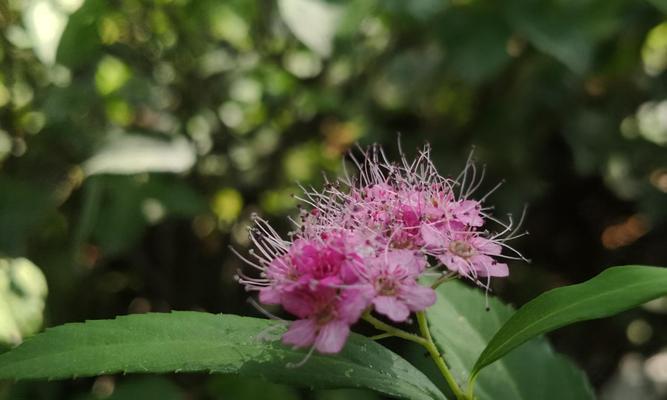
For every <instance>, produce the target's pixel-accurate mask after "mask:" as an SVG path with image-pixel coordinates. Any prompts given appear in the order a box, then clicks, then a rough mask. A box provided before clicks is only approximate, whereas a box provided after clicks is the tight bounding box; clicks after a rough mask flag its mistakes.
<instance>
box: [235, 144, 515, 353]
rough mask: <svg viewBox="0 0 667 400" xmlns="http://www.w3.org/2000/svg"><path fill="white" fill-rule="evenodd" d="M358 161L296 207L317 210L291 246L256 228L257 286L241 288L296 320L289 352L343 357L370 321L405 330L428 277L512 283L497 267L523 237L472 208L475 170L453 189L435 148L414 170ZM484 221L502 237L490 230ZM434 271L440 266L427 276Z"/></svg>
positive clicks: (426, 299)
mask: <svg viewBox="0 0 667 400" xmlns="http://www.w3.org/2000/svg"><path fill="white" fill-rule="evenodd" d="M351 158H352V160H353V161H354V163H355V164H356V166H357V169H358V171H357V173H356V174H355V176H354V178H351V177H349V176H348V175H347V174H346V176H345V177H344V178H341V179H339V180H337V181H335V182H330V183H327V185H326V186H325V188H324V189H323V190H321V191H315V190H304V196H303V197H298V198H299V199H300V200H301V201H303V202H304V203H306V204H307V205H309V206H310V207H311V208H310V210H303V209H302V211H301V215H300V219H299V220H298V221H295V224H296V225H297V228H298V229H297V230H296V232H294V233H293V234H292V236H291V240H289V241H287V240H283V239H282V238H281V237H280V236H279V235H278V234H277V233H276V232H275V230H274V229H273V228H271V226H270V225H269V224H268V223H267V222H266V221H264V220H262V219H260V218H257V217H256V218H255V226H254V227H252V228H251V230H250V232H251V235H250V236H251V239H252V241H253V242H254V244H255V246H256V247H257V251H253V252H251V254H252V255H253V256H254V258H255V260H254V261H251V260H246V261H247V262H248V263H249V264H250V265H252V266H254V267H255V268H257V269H258V270H259V276H257V277H250V276H248V275H246V274H241V276H240V278H239V280H240V281H241V283H242V284H244V285H245V286H246V288H247V289H249V290H257V291H259V300H260V302H261V303H263V304H279V305H281V306H282V307H283V308H284V309H285V310H286V311H288V312H289V313H291V314H293V315H295V316H296V317H297V318H298V319H297V320H296V321H294V322H292V323H291V324H290V328H289V330H288V331H287V332H286V333H285V334H284V336H283V342H284V343H286V344H290V345H293V346H295V347H306V348H307V347H310V348H314V349H316V350H318V351H319V352H321V353H337V352H339V351H340V350H341V349H342V348H343V346H344V345H345V342H346V340H347V337H348V335H349V332H350V327H351V326H352V325H353V324H354V323H356V322H357V321H358V320H359V319H360V317H361V316H362V314H363V313H364V312H370V311H375V312H377V313H379V314H382V315H384V316H385V317H387V318H388V319H389V320H391V321H393V322H397V323H400V322H405V321H407V320H408V319H409V317H410V314H411V313H412V312H417V311H422V310H425V309H426V308H428V307H429V306H431V305H433V304H434V303H435V301H436V293H435V291H434V290H433V289H432V288H431V287H428V286H423V285H422V284H420V277H422V276H423V275H425V274H432V275H435V276H442V275H443V274H444V273H449V274H451V275H459V276H462V277H465V278H468V279H471V280H473V281H474V282H476V283H477V284H479V285H481V286H484V287H486V288H487V289H488V285H489V279H490V278H491V277H504V276H507V275H508V273H509V271H508V267H507V264H505V263H503V262H499V261H498V260H497V259H498V258H500V257H503V258H512V257H511V256H506V255H502V254H501V251H502V249H503V248H507V249H509V250H510V251H514V250H513V249H512V248H511V247H509V246H507V245H506V244H505V242H506V241H507V240H508V239H511V238H513V237H516V235H515V231H512V229H511V227H510V225H511V221H510V223H509V224H501V223H500V222H499V221H497V220H495V219H493V218H492V217H491V216H490V215H488V214H487V213H486V209H485V208H484V207H483V205H482V200H483V199H482V200H473V199H470V198H469V196H470V195H471V194H472V193H473V192H474V191H475V190H476V189H477V187H478V186H479V182H480V180H481V179H479V178H478V177H477V173H476V172H477V171H476V169H475V167H474V165H473V164H471V163H470V162H469V163H468V166H467V167H466V169H465V170H464V172H463V173H462V174H461V175H460V176H459V177H458V178H457V179H449V178H444V177H442V176H440V175H439V174H438V172H437V170H436V169H435V167H434V165H433V163H432V162H431V160H430V149H429V148H428V147H426V148H424V149H423V150H422V151H421V152H420V153H419V155H418V157H417V158H416V159H415V160H414V161H411V162H408V160H407V159H406V158H405V157H404V156H402V157H401V163H400V164H392V163H390V162H389V161H387V159H386V157H385V155H384V153H383V152H382V150H381V149H380V148H379V147H378V146H373V147H371V148H370V149H368V150H367V151H366V152H365V153H364V157H363V159H361V161H360V160H358V159H357V158H355V157H354V156H353V155H351ZM487 220H492V221H494V222H496V223H499V224H500V226H501V227H502V229H501V231H500V232H498V233H496V234H492V233H490V232H489V231H488V230H486V229H485V224H486V222H487ZM517 255H518V254H517ZM518 256H519V257H520V255H518ZM436 260H437V261H436ZM430 261H435V262H434V264H436V265H434V266H433V267H428V265H429V262H430ZM442 267H444V268H442Z"/></svg>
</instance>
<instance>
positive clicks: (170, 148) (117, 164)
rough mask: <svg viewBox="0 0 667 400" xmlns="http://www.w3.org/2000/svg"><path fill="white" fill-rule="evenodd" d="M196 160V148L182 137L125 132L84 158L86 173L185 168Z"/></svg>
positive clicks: (177, 169)
mask: <svg viewBox="0 0 667 400" xmlns="http://www.w3.org/2000/svg"><path fill="white" fill-rule="evenodd" d="M194 162H195V149H194V147H193V145H192V144H191V143H190V142H189V141H187V140H186V139H185V138H183V137H177V138H175V139H173V140H171V141H167V140H160V139H155V138H152V137H148V136H142V135H134V134H126V135H120V136H116V137H114V138H112V139H110V140H109V142H108V143H107V144H106V145H105V146H104V147H102V149H100V151H98V152H97V153H96V154H95V155H94V156H93V157H91V158H90V159H89V160H88V161H86V162H85V164H84V166H83V168H84V171H85V172H86V175H87V176H91V175H97V174H121V175H125V174H137V173H142V172H173V173H179V172H185V171H188V170H189V169H190V168H191V167H192V165H193V164H194Z"/></svg>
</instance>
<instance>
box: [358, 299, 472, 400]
mask: <svg viewBox="0 0 667 400" xmlns="http://www.w3.org/2000/svg"><path fill="white" fill-rule="evenodd" d="M362 318H363V319H364V320H365V321H366V322H368V323H369V324H371V325H373V327H374V328H375V329H378V330H380V331H383V332H385V333H383V334H380V335H376V336H373V337H372V339H381V338H385V337H389V336H396V337H400V338H402V339H405V340H409V341H411V342H414V343H417V344H418V345H420V346H422V347H424V348H425V349H426V350H427V351H428V354H429V355H430V356H431V358H432V359H433V361H434V362H435V364H436V365H437V366H438V369H439V370H440V373H441V374H442V376H443V377H444V378H445V381H447V385H449V388H450V389H451V390H452V392H453V393H454V396H456V399H457V400H473V395H472V388H469V389H470V390H469V393H468V394H466V393H464V392H463V390H461V387H460V386H459V385H458V384H457V383H456V379H454V375H452V372H451V371H450V370H449V368H448V367H447V364H446V363H445V360H444V358H443V357H442V355H441V354H440V351H439V350H438V347H437V346H436V345H435V342H434V341H433V338H432V337H431V331H429V329H428V322H427V321H426V314H425V313H424V312H423V311H419V312H417V323H418V324H419V331H420V332H421V336H418V335H415V334H412V333H410V332H406V331H404V330H402V329H399V328H396V327H395V326H391V325H389V324H387V323H384V322H382V321H380V320H379V319H377V318H375V317H374V316H372V315H371V312H370V310H369V311H366V312H365V313H364V315H363V316H362Z"/></svg>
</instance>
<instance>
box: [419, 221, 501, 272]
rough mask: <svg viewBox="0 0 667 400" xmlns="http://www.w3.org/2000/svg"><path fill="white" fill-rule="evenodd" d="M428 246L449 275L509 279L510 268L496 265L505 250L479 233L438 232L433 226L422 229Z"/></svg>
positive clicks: (499, 264)
mask: <svg viewBox="0 0 667 400" xmlns="http://www.w3.org/2000/svg"><path fill="white" fill-rule="evenodd" d="M422 234H423V235H424V240H425V241H426V244H427V246H430V248H431V249H432V250H431V251H432V252H433V254H435V256H436V257H437V258H438V259H439V260H440V261H441V262H442V263H443V264H444V265H445V267H447V268H448V269H449V270H450V271H454V272H457V273H459V274H461V275H463V276H465V277H468V278H473V279H476V278H477V277H492V276H493V277H504V276H507V275H509V269H508V267H507V264H505V263H499V262H497V261H496V260H495V259H494V258H493V257H494V256H499V255H500V253H501V250H502V246H501V245H500V244H499V243H497V242H496V241H494V240H493V239H488V238H485V237H483V236H480V235H479V234H478V233H477V232H447V231H439V230H438V229H436V228H434V227H430V226H424V227H423V228H422Z"/></svg>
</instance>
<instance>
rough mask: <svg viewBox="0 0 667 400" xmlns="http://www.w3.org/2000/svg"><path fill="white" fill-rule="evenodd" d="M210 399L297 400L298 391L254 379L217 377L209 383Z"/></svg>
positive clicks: (229, 376) (230, 376)
mask: <svg viewBox="0 0 667 400" xmlns="http://www.w3.org/2000/svg"><path fill="white" fill-rule="evenodd" d="M209 387H210V392H211V397H213V398H224V399H243V400H264V399H276V400H299V399H301V396H300V395H299V391H298V389H296V388H294V387H291V386H287V385H280V384H276V383H272V382H267V381H264V380H258V379H256V378H242V377H240V376H234V375H225V376H217V377H214V378H212V379H211V380H210V381H209Z"/></svg>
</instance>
